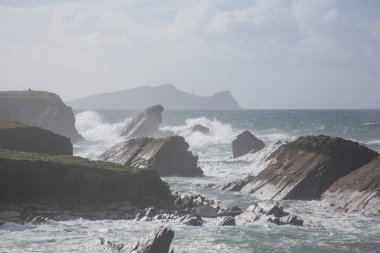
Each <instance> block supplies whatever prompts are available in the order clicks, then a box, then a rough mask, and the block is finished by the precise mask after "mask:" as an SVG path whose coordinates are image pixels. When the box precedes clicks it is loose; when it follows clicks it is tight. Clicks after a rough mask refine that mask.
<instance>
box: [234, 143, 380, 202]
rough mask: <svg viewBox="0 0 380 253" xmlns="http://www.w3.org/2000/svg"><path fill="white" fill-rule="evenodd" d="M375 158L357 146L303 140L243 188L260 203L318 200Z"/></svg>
mask: <svg viewBox="0 0 380 253" xmlns="http://www.w3.org/2000/svg"><path fill="white" fill-rule="evenodd" d="M377 156H378V153H377V152H375V151H373V150H370V149H368V148H366V147H363V146H360V145H359V144H358V143H355V142H352V141H348V140H344V139H341V138H334V137H328V136H305V137H300V138H298V139H297V140H296V141H294V142H291V143H288V144H286V145H283V146H282V150H281V152H279V153H278V154H277V155H276V156H275V157H273V159H272V160H271V162H270V164H269V166H268V167H267V168H265V169H264V170H263V171H261V172H260V173H259V174H258V175H257V176H256V177H254V178H253V179H252V180H251V182H249V183H248V184H247V185H246V186H244V187H243V188H242V190H241V191H242V192H243V193H249V194H252V195H253V196H254V197H256V198H257V199H260V200H270V199H274V200H280V199H298V200H316V199H320V197H321V195H322V194H323V192H325V191H326V190H327V189H328V188H329V187H330V186H331V185H332V184H333V183H334V182H335V181H336V180H338V179H339V178H341V177H344V176H346V175H347V174H349V173H350V172H352V171H354V170H356V169H358V168H359V167H361V166H363V165H364V164H366V163H368V162H370V161H371V160H372V159H374V158H375V157H377Z"/></svg>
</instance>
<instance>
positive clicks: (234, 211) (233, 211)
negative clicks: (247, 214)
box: [218, 206, 243, 217]
mask: <svg viewBox="0 0 380 253" xmlns="http://www.w3.org/2000/svg"><path fill="white" fill-rule="evenodd" d="M242 212H243V210H241V208H240V207H238V206H233V207H231V208H227V209H221V210H219V211H218V216H233V217H234V216H236V215H239V214H241V213H242Z"/></svg>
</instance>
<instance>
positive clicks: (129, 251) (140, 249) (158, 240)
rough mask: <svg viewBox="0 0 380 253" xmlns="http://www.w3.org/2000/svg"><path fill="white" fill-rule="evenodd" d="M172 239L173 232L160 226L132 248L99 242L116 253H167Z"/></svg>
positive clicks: (108, 242)
mask: <svg viewBox="0 0 380 253" xmlns="http://www.w3.org/2000/svg"><path fill="white" fill-rule="evenodd" d="M173 238H174V231H173V230H171V229H169V228H165V227H163V226H161V227H158V228H156V229H155V230H154V231H153V232H152V233H150V234H149V235H148V236H146V237H145V238H143V239H141V240H139V241H138V242H136V243H135V244H134V245H133V246H128V245H123V244H114V243H112V242H110V241H106V242H105V241H104V240H102V241H101V242H102V244H107V245H108V246H109V247H111V249H112V250H113V252H117V253H169V249H170V244H171V243H172V240H173Z"/></svg>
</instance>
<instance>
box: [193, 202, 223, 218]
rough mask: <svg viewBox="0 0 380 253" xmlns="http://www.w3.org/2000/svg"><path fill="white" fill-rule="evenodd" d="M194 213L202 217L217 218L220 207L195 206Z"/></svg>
mask: <svg viewBox="0 0 380 253" xmlns="http://www.w3.org/2000/svg"><path fill="white" fill-rule="evenodd" d="M192 213H193V214H195V215H198V216H200V217H205V218H215V217H217V216H218V208H215V207H212V206H209V205H203V206H199V207H195V208H194V209H193V210H192Z"/></svg>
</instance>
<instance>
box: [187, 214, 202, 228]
mask: <svg viewBox="0 0 380 253" xmlns="http://www.w3.org/2000/svg"><path fill="white" fill-rule="evenodd" d="M182 223H183V224H185V225H189V226H202V224H203V220H202V218H201V217H200V216H190V217H187V216H186V217H185V218H184V219H183V220H182Z"/></svg>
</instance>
